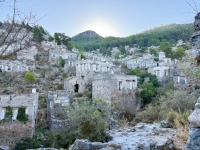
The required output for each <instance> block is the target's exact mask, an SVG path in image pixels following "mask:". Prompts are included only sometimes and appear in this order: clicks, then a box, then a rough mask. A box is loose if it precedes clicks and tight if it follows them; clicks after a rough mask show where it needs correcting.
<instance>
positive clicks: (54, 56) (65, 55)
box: [49, 49, 78, 64]
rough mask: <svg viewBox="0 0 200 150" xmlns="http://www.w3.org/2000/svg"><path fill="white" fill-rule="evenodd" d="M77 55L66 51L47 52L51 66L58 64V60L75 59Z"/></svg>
mask: <svg viewBox="0 0 200 150" xmlns="http://www.w3.org/2000/svg"><path fill="white" fill-rule="evenodd" d="M77 56H78V54H77V53H74V52H72V51H69V50H67V49H54V50H50V51H49V62H50V63H51V64H58V63H59V58H60V57H61V58H62V59H77Z"/></svg>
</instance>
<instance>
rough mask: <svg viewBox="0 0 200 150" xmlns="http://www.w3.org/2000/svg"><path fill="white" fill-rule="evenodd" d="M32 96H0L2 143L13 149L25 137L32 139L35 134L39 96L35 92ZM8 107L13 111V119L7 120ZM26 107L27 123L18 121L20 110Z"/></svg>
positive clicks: (0, 141) (0, 140)
mask: <svg viewBox="0 0 200 150" xmlns="http://www.w3.org/2000/svg"><path fill="white" fill-rule="evenodd" d="M33 92H34V93H31V94H13V95H0V110H1V111H0V119H1V123H0V135H1V136H0V143H1V145H4V146H9V147H13V146H14V145H15V144H16V142H18V141H19V140H20V139H21V138H23V137H32V136H33V134H34V132H35V125H36V120H37V110H38V97H39V94H38V93H36V92H35V91H33ZM7 107H10V108H11V109H12V113H13V114H12V117H11V118H6V117H5V112H6V109H7ZM21 107H24V108H25V109H26V112H25V113H26V114H27V115H28V121H27V122H26V124H25V123H23V122H20V121H18V120H16V117H17V114H18V108H21Z"/></svg>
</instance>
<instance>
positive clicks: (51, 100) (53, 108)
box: [47, 90, 71, 130]
mask: <svg viewBox="0 0 200 150" xmlns="http://www.w3.org/2000/svg"><path fill="white" fill-rule="evenodd" d="M70 99H71V93H70V92H68V91H66V90H57V91H55V92H48V102H47V111H48V119H49V129H50V130H56V129H59V128H61V127H64V126H66V125H67V120H66V119H65V118H64V116H66V113H67V110H66V106H68V105H69V102H70Z"/></svg>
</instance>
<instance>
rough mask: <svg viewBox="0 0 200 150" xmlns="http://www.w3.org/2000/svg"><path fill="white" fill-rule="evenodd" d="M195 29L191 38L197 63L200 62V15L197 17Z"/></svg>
mask: <svg viewBox="0 0 200 150" xmlns="http://www.w3.org/2000/svg"><path fill="white" fill-rule="evenodd" d="M194 29H195V32H194V33H193V34H192V37H191V44H192V46H193V56H194V58H195V59H196V60H197V61H200V13H198V14H197V15H196V16H195V21H194Z"/></svg>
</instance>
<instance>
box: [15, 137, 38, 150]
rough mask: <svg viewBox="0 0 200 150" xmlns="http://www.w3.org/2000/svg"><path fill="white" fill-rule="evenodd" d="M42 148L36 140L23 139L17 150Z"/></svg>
mask: <svg viewBox="0 0 200 150" xmlns="http://www.w3.org/2000/svg"><path fill="white" fill-rule="evenodd" d="M39 147H40V142H39V141H38V140H37V139H35V138H30V137H29V138H23V139H22V140H21V141H20V142H18V143H17V144H16V145H15V150H26V149H32V148H33V149H35V148H39Z"/></svg>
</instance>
